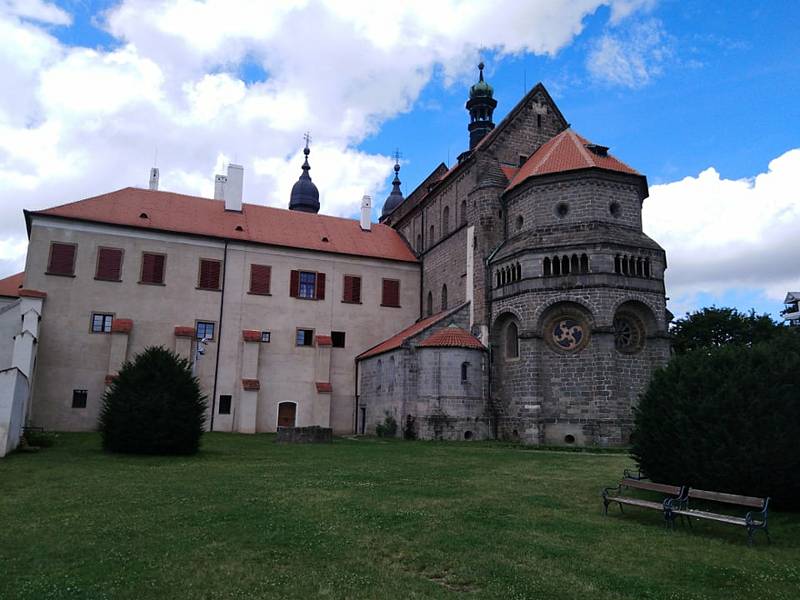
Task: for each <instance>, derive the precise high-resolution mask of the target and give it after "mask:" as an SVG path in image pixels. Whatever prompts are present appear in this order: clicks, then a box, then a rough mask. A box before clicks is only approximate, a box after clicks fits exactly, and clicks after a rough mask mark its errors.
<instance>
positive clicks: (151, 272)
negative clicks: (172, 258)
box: [142, 252, 165, 283]
mask: <svg viewBox="0 0 800 600" xmlns="http://www.w3.org/2000/svg"><path fill="white" fill-rule="evenodd" d="M164 258H165V257H164V255H163V254H148V253H147V252H145V253H144V254H143V255H142V283H164Z"/></svg>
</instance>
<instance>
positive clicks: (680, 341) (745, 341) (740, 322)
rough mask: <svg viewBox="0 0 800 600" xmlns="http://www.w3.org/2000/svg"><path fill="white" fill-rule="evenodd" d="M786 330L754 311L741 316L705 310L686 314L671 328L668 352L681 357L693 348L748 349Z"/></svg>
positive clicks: (728, 311)
mask: <svg viewBox="0 0 800 600" xmlns="http://www.w3.org/2000/svg"><path fill="white" fill-rule="evenodd" d="M785 329H786V328H785V327H784V326H783V325H781V324H779V323H776V322H775V321H773V320H772V318H771V317H770V316H769V315H767V314H763V315H757V314H756V312H755V310H751V311H750V312H749V313H742V312H739V311H738V310H736V309H735V308H717V307H716V306H711V307H706V308H703V309H702V310H698V311H695V312H693V313H691V314H690V313H686V316H685V317H683V318H682V319H678V320H676V321H675V323H674V324H673V326H672V329H671V333H672V335H673V342H672V348H673V350H674V351H675V353H676V354H685V353H686V352H689V351H691V350H695V349H697V348H718V347H720V346H725V345H727V344H740V345H745V346H750V345H752V344H756V343H758V342H761V341H766V340H769V339H771V338H772V337H774V336H775V335H777V334H780V332H782V331H783V330H785Z"/></svg>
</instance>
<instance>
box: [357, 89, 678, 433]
mask: <svg viewBox="0 0 800 600" xmlns="http://www.w3.org/2000/svg"><path fill="white" fill-rule="evenodd" d="M567 127H568V125H567V122H566V120H565V119H564V117H563V116H562V115H561V113H560V111H559V110H558V108H557V107H556V106H555V103H554V102H553V101H552V99H551V98H550V96H549V94H548V93H547V91H546V90H545V89H544V87H543V86H542V85H541V84H539V85H537V86H536V87H535V88H534V89H533V90H531V92H529V93H528V94H527V95H526V97H525V98H523V99H522V101H521V102H520V103H519V104H518V105H517V106H516V107H515V108H514V109H512V110H511V112H510V113H509V114H508V116H507V117H506V118H505V119H504V120H503V121H502V122H501V123H500V124H499V125H498V127H497V128H496V129H495V130H493V131H492V132H491V133H489V134H488V135H487V136H486V137H485V138H484V139H483V140H482V141H481V142H480V143H478V144H477V146H476V147H475V148H474V149H473V150H470V151H468V152H465V153H464V154H462V155H461V156H460V157H459V164H458V165H456V166H455V167H453V168H451V169H450V170H449V171H447V172H445V171H444V169H443V168H442V166H441V165H440V166H439V167H437V169H436V170H435V171H434V172H433V173H432V174H431V175H430V176H429V177H428V178H427V179H426V181H425V182H424V189H420V188H418V189H417V190H416V191H415V192H414V193H413V194H412V195H411V196H410V197H409V198H408V199H407V200H406V201H405V202H404V203H403V204H401V205H400V206H399V207H398V209H396V210H395V211H394V212H393V213H391V214H389V215H387V216H386V218H385V219H384V222H385V223H387V224H389V225H391V226H393V227H395V228H397V229H398V230H399V231H400V232H401V233H402V234H403V235H404V236H405V237H406V239H407V241H408V242H409V243H410V244H411V245H412V247H414V248H415V250H416V251H417V253H418V255H419V256H420V258H421V260H422V262H423V278H422V282H423V284H422V296H423V298H422V313H423V316H424V315H426V314H430V313H431V312H433V313H436V312H437V311H439V310H440V309H442V308H443V307H442V302H441V298H442V289H443V286H446V287H447V295H448V302H449V305H450V306H453V305H454V304H455V303H457V302H459V303H460V302H468V303H469V305H468V309H465V310H464V311H463V315H462V318H465V319H466V321H467V322H466V323H464V326H465V327H466V328H468V330H469V331H471V332H472V333H473V334H475V335H477V336H478V337H480V339H481V341H482V342H483V343H484V344H485V345H486V346H487V347H488V348H489V353H488V354H487V356H485V357H484V359H483V360H484V361H485V362H486V365H485V368H484V369H483V370H482V371H481V373H480V377H481V385H480V386H479V387H480V389H481V390H483V391H482V394H483V395H482V397H480V398H478V397H477V396H475V395H474V394H475V393H476V392H477V390H478V386H476V387H475V388H471V389H470V390H469V392H468V393H467V392H466V391H465V390H463V388H459V387H458V384H459V383H460V382H456V381H454V380H450V379H449V378H450V376H451V374H452V373H455V372H456V371H457V369H454V366H455V365H456V364H460V362H459V361H461V362H464V361H466V360H467V358H466V357H465V356H464V355H463V353H461V352H456V349H449V348H444V349H435V350H436V351H435V352H431V350H433V349H431V350H425V349H422V348H415V342H414V341H411V342H409V344H407V346H406V347H403V348H402V349H397V350H395V351H393V352H391V353H388V354H386V355H384V356H383V358H382V366H381V368H382V369H384V371H383V375H382V376H381V377H382V379H381V381H382V382H386V381H387V379H386V377H387V369H388V370H391V372H392V373H393V375H392V383H391V384H387V383H380V384H379V383H377V380H376V377H378V374H377V371H376V369H378V367H377V360H376V359H375V358H371V359H370V360H369V361H364V362H362V369H363V370H362V375H361V385H362V388H361V395H360V399H361V402H363V403H364V405H365V406H367V407H368V414H369V417H368V418H367V423H366V424H367V429H368V430H370V428H374V425H375V423H376V422H377V421H376V419H378V420H379V419H381V418H383V417H382V416H383V415H386V414H392V415H393V416H395V418H397V419H398V423H400V419H404V418H405V417H406V415H409V414H411V415H416V416H417V418H418V420H417V423H418V424H419V425H418V435H419V436H420V437H425V438H446V439H463V437H464V435H465V432H467V431H469V432H470V436H469V437H474V438H483V437H499V438H503V439H516V440H520V441H522V442H524V443H530V444H580V445H584V444H596V445H620V444H626V443H628V441H629V436H630V431H631V427H632V415H633V410H632V409H633V407H634V406H635V405H636V403H637V401H638V398H639V396H640V395H641V393H642V392H643V391H644V389H645V387H646V386H647V384H648V382H649V380H650V377H651V375H652V372H653V371H654V370H655V369H656V368H658V367H661V366H663V365H664V364H665V363H666V361H667V360H668V358H669V354H670V347H669V339H668V335H667V327H668V323H669V320H670V318H671V316H670V315H669V312H668V311H667V309H666V298H665V290H664V271H665V269H666V267H667V264H666V257H665V254H664V251H663V249H662V248H661V247H660V246H659V245H658V244H657V243H656V242H654V241H653V240H651V239H650V238H648V237H647V236H646V235H645V234H644V233H643V232H642V217H641V207H642V202H643V201H644V199H645V198H646V197H647V194H648V192H647V182H646V179H645V178H644V176H642V175H639V174H637V173H635V172H634V171H633V170H631V169H630V168H628V167H626V166H625V165H622V164H621V163H618V162H612V161H616V159H613V157H611V158H606V157H607V154H606V150H607V149H605V148H602V147H596V146H592V145H591V144H589V143H584V142H585V140H582V138H581V144H582V146H584V147H580V148H577V147H576V149H575V153H578V154H583V155H585V156H588V157H589V159H587V160H586V162H587V166H586V167H585V168H576V167H570V168H566V169H550V170H543V171H542V172H541V173H536V174H535V176H526V178H524V179H523V180H522V181H516V180H515V183H514V184H513V185H511V182H512V180H514V177H515V175H516V173H517V172H522V170H521V167H523V164H524V163H526V161H527V160H528V158H529V157H531V156H534V154H535V153H536V151H537V150H538V149H539V148H540V147H541V146H542V145H543V144H545V143H547V142H548V141H549V140H551V139H553V138H554V137H555V136H558V135H559V134H561V133H562V132H565V133H564V134H563V135H562V137H563V136H564V135H573V134H570V132H568V131H566V130H567ZM573 139H577V138H573ZM589 153H595V154H596V155H597V156H598V157H602V159H598V160H597V161H596V162H591V155H590V154H589ZM540 154H541V153H540ZM607 165H611V166H610V167H607ZM616 165H621V166H620V167H616ZM523 168H524V167H523ZM518 169H519V171H518ZM421 188H423V186H421ZM429 297H430V301H429ZM429 302H430V304H429ZM459 314H461V312H460V313H459ZM440 326H446V324H444V323H443V324H441V325H437V326H436V327H440ZM436 327H434V328H432V329H435V328H436ZM458 350H460V349H458ZM473 352H474V351H473ZM389 363H391V366H389ZM476 374H477V373H476ZM387 385H390V386H391V387H390V388H389V387H385V386H387ZM442 390H445V391H442ZM458 390H461V391H465V393H464V394H462V395H459V394H457V393H456V391H458ZM432 407H437V410H439V409H441V411H442V412H444V413H446V414H447V415H451V416H452V417H453V418H454V419H453V422H454V425H453V427H452V428H449V429H446V430H442V428H441V427H440V426H439V423H437V422H436V419H433V421H431V419H430V417H431V415H433V412H432V411H431V408H432ZM419 415H425V416H426V418H427V420H426V421H424V424H422V422H421V421H419ZM469 419H471V420H472V421H471V422H470V423H468V422H467V421H468V420H469ZM440 420H442V421H446V419H444V418H442V419H440ZM432 423H436V424H437V427H438V429H434V428H432ZM468 425H469V426H470V427H471V429H467V426H468Z"/></svg>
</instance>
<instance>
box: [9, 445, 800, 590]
mask: <svg viewBox="0 0 800 600" xmlns="http://www.w3.org/2000/svg"><path fill="white" fill-rule="evenodd" d="M99 446H100V440H99V437H98V436H97V435H96V434H62V435H61V436H60V437H59V439H58V442H57V445H56V446H54V447H53V448H50V449H46V450H43V451H41V452H39V453H36V454H15V455H11V456H9V457H7V458H6V459H3V460H0V598H14V599H17V598H20V599H24V598H35V599H37V600H38V599H46V598H113V599H118V598H136V599H142V598H317V597H320V598H456V597H475V598H504V599H511V598H544V599H550V598H591V599H593V600H595V599H612V598H631V599H634V598H635V599H642V598H719V599H726V600H727V599H731V598H748V599H752V598H786V599H787V600H795V599H797V598H800V515H797V514H788V513H787V514H779V513H775V514H773V515H772V516H771V531H772V537H773V544H772V545H771V546H768V545H767V544H766V540H765V539H764V538H763V537H761V536H760V534H759V537H758V538H757V544H756V546H755V547H753V548H748V547H747V546H746V535H745V533H744V531H742V530H740V529H737V528H732V527H722V526H715V525H711V524H699V525H697V526H695V529H694V531H688V530H682V529H678V530H677V531H675V532H669V531H665V530H664V528H663V526H662V522H661V517H660V515H659V514H657V513H655V512H649V511H641V510H639V511H637V510H635V509H630V510H626V513H625V515H620V514H619V511H615V512H613V513H610V515H609V516H608V517H603V516H602V510H601V508H602V503H601V501H600V490H601V488H602V487H604V486H605V485H609V484H611V483H612V482H613V481H615V480H616V479H617V478H618V477H619V476H620V474H621V473H622V470H623V469H624V468H625V467H629V466H631V465H632V463H631V461H630V459H629V458H627V457H626V456H624V455H620V454H578V453H561V452H545V451H532V450H527V449H523V448H519V447H509V446H503V445H500V444H493V443H432V442H401V441H384V440H375V439H364V440H355V439H337V440H336V441H335V443H334V444H332V445H319V446H317V445H306V446H303V445H278V444H275V443H274V437H273V436H270V435H255V436H243V435H231V434H211V435H207V436H205V438H204V442H203V448H202V451H201V452H200V454H198V455H197V456H195V457H190V458H162V457H133V456H119V455H110V454H105V453H103V452H102V451H100V449H99ZM742 491H743V492H746V490H742Z"/></svg>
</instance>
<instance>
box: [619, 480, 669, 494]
mask: <svg viewBox="0 0 800 600" xmlns="http://www.w3.org/2000/svg"><path fill="white" fill-rule="evenodd" d="M620 484H621V485H624V486H625V487H629V488H635V489H637V490H648V491H651V492H661V493H662V494H669V495H671V496H678V495H680V493H681V488H680V486H677V485H667V484H665V483H653V482H652V481H641V480H639V479H623V480H622V481H621V482H620Z"/></svg>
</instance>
